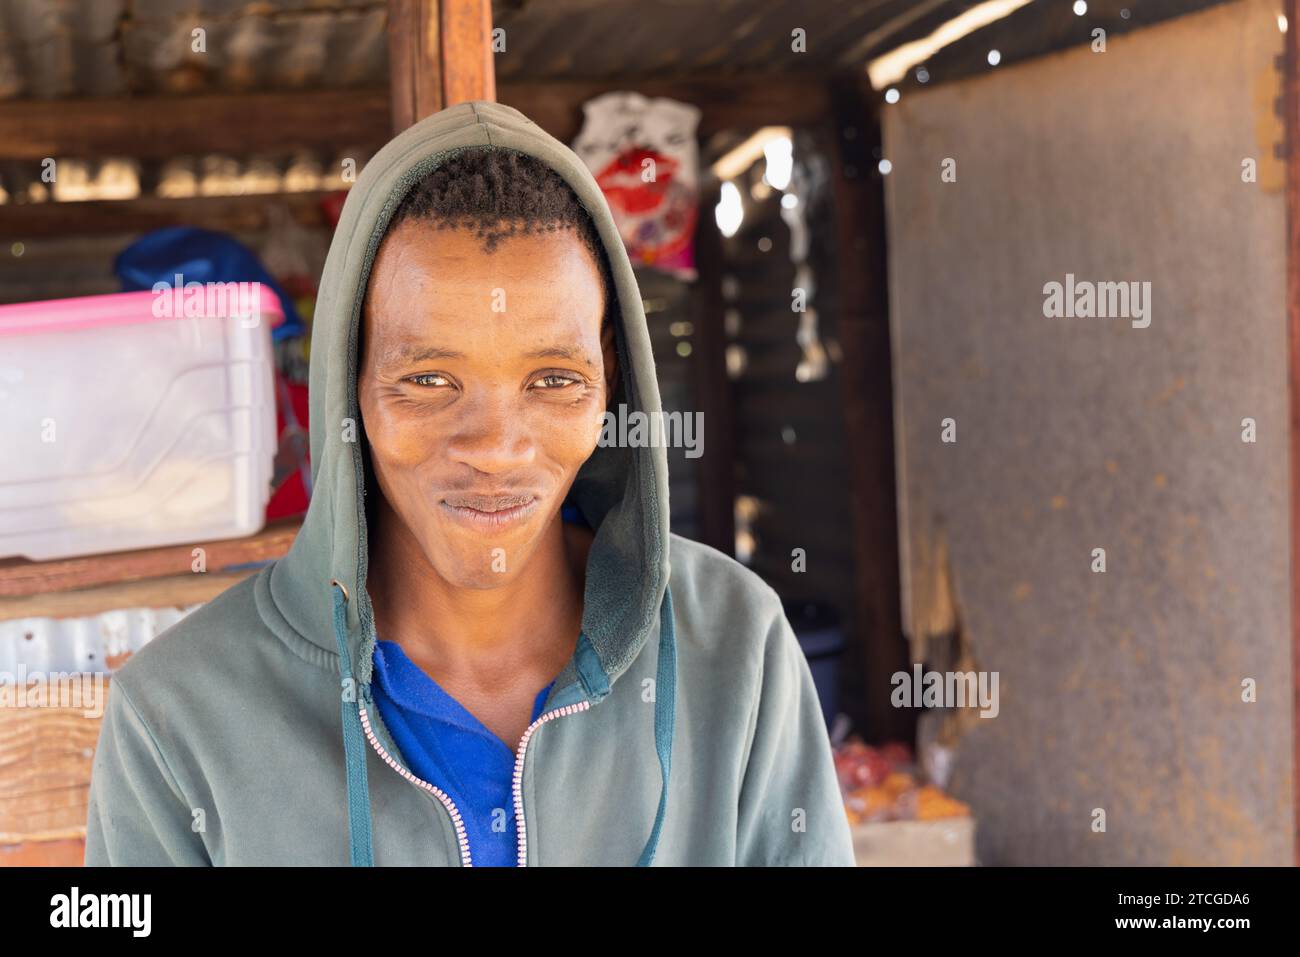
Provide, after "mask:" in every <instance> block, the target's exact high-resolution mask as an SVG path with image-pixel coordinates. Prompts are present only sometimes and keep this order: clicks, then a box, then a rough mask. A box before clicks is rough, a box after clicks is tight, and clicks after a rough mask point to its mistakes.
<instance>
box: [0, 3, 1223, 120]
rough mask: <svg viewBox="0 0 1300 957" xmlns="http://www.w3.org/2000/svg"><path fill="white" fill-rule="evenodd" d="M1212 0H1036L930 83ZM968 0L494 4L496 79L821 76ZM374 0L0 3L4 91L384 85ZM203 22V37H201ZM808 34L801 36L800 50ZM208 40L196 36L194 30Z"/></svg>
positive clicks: (943, 63)
mask: <svg viewBox="0 0 1300 957" xmlns="http://www.w3.org/2000/svg"><path fill="white" fill-rule="evenodd" d="M1216 2H1220V0H1092V3H1090V4H1089V10H1088V13H1087V16H1086V17H1082V18H1081V17H1076V16H1075V15H1074V14H1073V13H1072V12H1071V9H1070V7H1071V5H1070V4H1069V3H1066V2H1064V0H1060V2H1053V3H1048V2H1037V3H1030V4H1029V5H1027V6H1026V7H1024V8H1022V9H1021V10H1019V11H1017V12H1016V13H1014V14H1012V15H1011V16H1009V17H1007V18H1006V19H1005V20H1003V21H1000V22H999V23H998V24H996V25H994V26H993V27H990V28H987V29H985V30H981V31H978V33H977V34H975V35H974V36H973V37H971V38H968V39H967V40H965V41H960V42H959V43H957V44H954V46H953V47H952V48H950V49H949V50H946V51H944V52H943V53H942V54H941V55H939V56H936V58H935V61H934V64H933V65H932V67H931V69H930V74H931V76H932V77H933V79H934V80H935V81H939V82H941V81H943V80H945V79H951V78H954V77H955V76H958V75H963V74H965V73H970V72H972V71H975V70H981V69H988V65H987V63H986V62H985V60H984V58H985V54H986V52H987V50H988V48H989V47H990V46H997V47H999V49H1000V50H1001V52H1002V62H1003V63H1004V64H1005V63H1010V62H1012V61H1013V60H1015V59H1019V58H1023V57H1026V56H1032V55H1035V54H1038V53H1043V52H1046V51H1049V50H1054V49H1060V48H1062V47H1065V46H1069V45H1073V44H1077V43H1086V42H1089V37H1090V33H1089V31H1090V30H1091V29H1092V28H1094V27H1095V26H1099V25H1100V26H1102V27H1103V28H1105V29H1107V30H1108V31H1109V32H1111V33H1119V32H1123V31H1126V30H1131V29H1134V28H1137V27H1140V26H1142V25H1145V24H1147V23H1152V22H1155V21H1157V20H1162V19H1166V18H1168V17H1171V16H1176V15H1179V14H1183V13H1187V12H1190V11H1193V10H1196V9H1199V8H1201V7H1205V6H1209V5H1211V4H1213V3H1216ZM975 3H976V0H761V2H760V0H657V2H654V3H646V2H645V0H545V2H541V0H496V2H495V3H494V4H493V24H494V26H496V27H499V28H500V29H501V30H503V31H504V34H503V36H504V41H505V48H504V50H502V51H500V52H498V53H497V54H496V57H495V64H496V72H497V77H498V79H500V80H503V81H507V82H509V81H522V80H553V79H591V80H598V79H610V78H615V77H620V78H627V77H639V78H651V77H655V78H667V77H673V76H682V75H699V74H712V75H719V74H729V73H736V74H774V75H780V74H789V73H825V72H827V71H829V70H831V69H833V68H838V69H851V68H855V67H861V66H864V65H865V64H866V62H867V61H868V59H869V58H870V57H873V56H876V55H878V54H879V53H881V52H884V51H885V50H888V49H890V48H893V47H896V46H898V45H899V44H902V43H905V42H908V41H910V40H913V39H916V38H918V37H922V36H925V35H927V34H929V33H930V32H931V31H933V30H934V29H935V28H936V27H937V26H939V25H940V24H942V23H944V22H946V21H948V20H950V19H952V18H953V17H955V16H957V15H958V14H960V13H962V12H964V11H965V10H967V9H969V8H970V7H972V6H974V5H975ZM387 19H388V7H387V4H386V3H385V2H383V0H253V2H250V0H0V99H6V98H31V99H53V98H60V97H86V96H92V97H93V96H122V95H135V94H140V95H147V94H158V93H176V94H185V93H200V92H216V91H231V92H239V91H251V90H296V89H338V88H358V87H367V86H370V87H375V86H385V85H387V83H388V55H387V42H386V41H387V37H386V30H387ZM196 30H201V31H202V33H201V35H200V34H196V33H195V31H196ZM796 30H803V31H804V33H805V40H806V46H805V48H804V50H803V51H802V52H798V51H797V50H796V49H795V48H794V36H793V33H794V31H796ZM199 36H201V40H202V42H201V43H200V42H198V37H199Z"/></svg>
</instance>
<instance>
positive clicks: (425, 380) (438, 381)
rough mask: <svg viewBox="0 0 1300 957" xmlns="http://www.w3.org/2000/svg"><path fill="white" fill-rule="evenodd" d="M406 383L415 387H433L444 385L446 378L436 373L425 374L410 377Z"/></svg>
mask: <svg viewBox="0 0 1300 957" xmlns="http://www.w3.org/2000/svg"><path fill="white" fill-rule="evenodd" d="M406 381H407V382H413V383H415V384H416V385H421V386H426V387H433V386H437V385H446V383H447V378H446V376H440V375H438V374H437V373H436V372H425V373H422V374H421V375H413V376H410V377H409V378H408V379H407V380H406Z"/></svg>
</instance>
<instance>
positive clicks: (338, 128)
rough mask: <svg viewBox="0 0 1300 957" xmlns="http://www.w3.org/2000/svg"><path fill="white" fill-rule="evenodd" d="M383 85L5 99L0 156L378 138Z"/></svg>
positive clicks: (185, 150)
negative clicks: (54, 100) (374, 87)
mask: <svg viewBox="0 0 1300 957" xmlns="http://www.w3.org/2000/svg"><path fill="white" fill-rule="evenodd" d="M390 136H391V131H390V129H389V125H388V91H387V90H382V89H380V90H319V91H311V92H298V93H246V94H238V95H236V94H225V93H222V94H215V95H209V96H196V97H140V98H123V99H87V100H59V101H58V102H57V103H49V102H46V101H44V100H11V101H8V102H5V103H3V104H0V159H16V160H31V161H35V162H39V161H40V160H42V159H44V158H45V157H47V156H50V157H56V158H60V159H62V158H65V157H81V158H99V157H105V156H126V157H133V158H135V159H171V158H172V157H174V156H187V155H204V154H207V153H234V154H239V155H248V154H252V153H262V152H270V153H276V152H286V151H289V150H292V149H319V150H324V151H327V152H329V151H337V152H341V151H343V150H347V149H354V148H357V147H373V146H379V145H382V144H383V143H386V142H387V141H388V139H389V137H390Z"/></svg>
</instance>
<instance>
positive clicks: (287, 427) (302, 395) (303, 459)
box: [266, 372, 311, 522]
mask: <svg viewBox="0 0 1300 957" xmlns="http://www.w3.org/2000/svg"><path fill="white" fill-rule="evenodd" d="M275 398H276V401H275V430H276V435H277V437H278V440H279V446H278V448H277V450H276V453H275V477H274V479H273V480H272V488H273V491H272V493H271V500H270V502H268V503H267V506H266V520H267V521H268V522H270V521H273V520H275V519H277V518H286V517H288V516H291V515H301V514H302V513H303V512H305V511H307V503H308V501H309V500H310V499H311V433H310V432H309V431H308V426H307V413H308V402H307V386H306V385H302V384H299V383H294V382H289V381H288V380H286V379H285V378H284V377H283V376H282V375H280V373H279V372H276V375H275Z"/></svg>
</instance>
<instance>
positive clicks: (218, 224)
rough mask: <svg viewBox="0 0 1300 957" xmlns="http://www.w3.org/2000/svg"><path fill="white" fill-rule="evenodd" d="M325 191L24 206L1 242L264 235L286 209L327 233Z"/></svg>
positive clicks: (0, 222) (4, 221)
mask: <svg viewBox="0 0 1300 957" xmlns="http://www.w3.org/2000/svg"><path fill="white" fill-rule="evenodd" d="M329 195H331V194H330V193H329V192H327V191H311V192H304V193H262V194H258V195H250V196H195V197H190V198H185V199H164V198H161V197H158V196H141V197H137V198H136V199H123V200H93V201H89V202H77V203H53V202H47V203H25V204H22V205H13V206H5V207H4V211H3V213H0V239H5V240H10V239H24V240H30V239H43V238H59V237H63V236H78V235H79V236H89V235H107V234H120V233H143V232H147V231H149V230H152V229H160V228H162V227H164V226H202V227H204V228H205V229H214V230H219V231H221V232H228V233H241V232H260V231H261V230H263V229H265V228H266V227H267V222H268V212H267V211H268V209H269V208H270V207H271V206H273V205H274V206H283V207H284V208H286V209H287V210H288V211H289V214H290V216H291V217H292V218H293V219H294V221H296V222H297V223H299V224H300V225H303V226H307V227H311V228H327V227H328V221H327V220H326V218H325V211H324V210H323V209H322V208H321V200H323V199H324V198H325V197H327V196H329Z"/></svg>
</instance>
